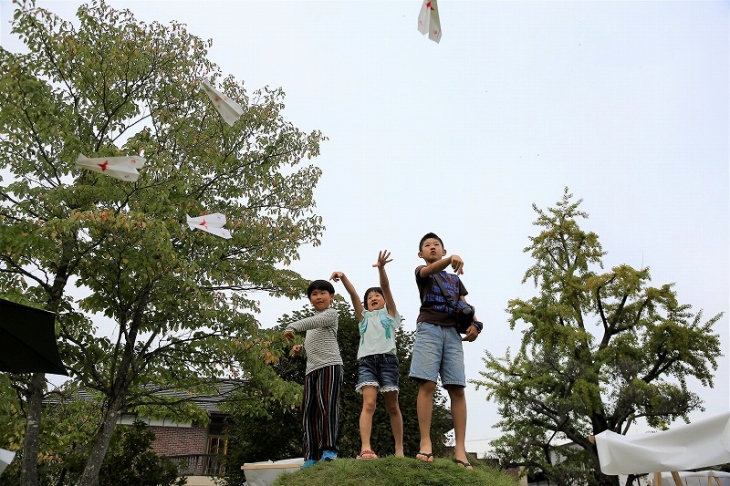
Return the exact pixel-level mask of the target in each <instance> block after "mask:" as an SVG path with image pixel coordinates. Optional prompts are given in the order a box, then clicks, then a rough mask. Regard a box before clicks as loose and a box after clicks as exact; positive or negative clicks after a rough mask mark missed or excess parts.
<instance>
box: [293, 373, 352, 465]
mask: <svg viewBox="0 0 730 486" xmlns="http://www.w3.org/2000/svg"><path fill="white" fill-rule="evenodd" d="M342 375H343V372H342V365H334V366H325V367H324V368H320V369H318V370H314V371H312V372H311V373H309V374H308V375H306V376H305V378H304V396H303V397H302V423H303V424H304V450H303V452H304V460H305V461H306V460H309V459H314V460H315V461H318V460H319V459H321V457H322V451H326V450H330V451H337V434H338V432H339V428H340V389H341V388H342Z"/></svg>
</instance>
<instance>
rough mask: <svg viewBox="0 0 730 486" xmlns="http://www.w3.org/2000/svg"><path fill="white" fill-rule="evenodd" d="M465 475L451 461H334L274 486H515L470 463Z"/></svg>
mask: <svg viewBox="0 0 730 486" xmlns="http://www.w3.org/2000/svg"><path fill="white" fill-rule="evenodd" d="M472 463H473V464H474V470H473V471H468V470H466V469H464V468H463V467H461V466H458V465H456V464H454V463H453V462H452V461H451V459H435V460H434V462H432V463H425V462H421V461H419V460H417V459H411V458H398V457H393V456H389V457H384V458H380V459H376V460H372V461H363V460H357V459H337V460H334V461H332V462H326V463H319V464H317V465H315V466H312V467H309V468H307V469H304V470H303V471H297V472H294V473H287V474H283V475H281V476H279V477H278V478H277V479H276V482H275V483H274V486H295V485H296V486H322V485H329V486H335V485H336V486H355V485H357V486H409V485H411V486H422V485H432V486H436V485H438V486H463V485H477V484H487V485H489V486H515V485H516V484H518V483H517V480H516V479H514V478H512V477H510V476H508V475H507V474H505V473H504V472H502V471H499V470H497V469H493V468H490V467H488V466H482V465H480V464H478V463H477V461H472Z"/></svg>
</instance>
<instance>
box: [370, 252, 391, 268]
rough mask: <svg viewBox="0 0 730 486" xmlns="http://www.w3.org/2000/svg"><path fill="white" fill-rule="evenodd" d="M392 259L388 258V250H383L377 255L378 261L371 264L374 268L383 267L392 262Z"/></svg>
mask: <svg viewBox="0 0 730 486" xmlns="http://www.w3.org/2000/svg"><path fill="white" fill-rule="evenodd" d="M392 261H393V259H392V258H390V252H389V251H388V250H383V251H381V252H379V253H378V261H377V262H375V263H373V266H374V267H384V266H385V265H386V264H387V263H390V262H392Z"/></svg>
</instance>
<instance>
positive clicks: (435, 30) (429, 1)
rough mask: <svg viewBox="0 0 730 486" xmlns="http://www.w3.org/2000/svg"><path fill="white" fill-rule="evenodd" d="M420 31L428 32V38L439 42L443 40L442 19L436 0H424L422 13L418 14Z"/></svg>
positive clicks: (422, 32) (424, 33)
mask: <svg viewBox="0 0 730 486" xmlns="http://www.w3.org/2000/svg"><path fill="white" fill-rule="evenodd" d="M418 32H420V33H421V34H423V35H426V34H428V38H429V39H431V40H432V41H436V43H437V44H438V42H439V41H440V40H441V20H439V7H438V4H437V3H436V0H423V6H421V13H419V14H418Z"/></svg>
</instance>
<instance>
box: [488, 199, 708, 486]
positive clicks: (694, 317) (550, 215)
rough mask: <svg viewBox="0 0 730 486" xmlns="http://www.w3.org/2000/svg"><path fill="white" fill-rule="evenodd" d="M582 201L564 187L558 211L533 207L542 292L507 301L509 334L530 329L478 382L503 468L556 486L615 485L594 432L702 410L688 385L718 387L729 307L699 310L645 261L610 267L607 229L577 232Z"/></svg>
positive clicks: (533, 276) (660, 423)
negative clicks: (494, 413)
mask: <svg viewBox="0 0 730 486" xmlns="http://www.w3.org/2000/svg"><path fill="white" fill-rule="evenodd" d="M580 204H581V201H580V200H579V201H573V200H572V195H571V194H570V193H569V192H568V189H567V188H566V189H565V192H564V194H563V197H562V199H561V200H560V201H558V203H557V204H556V205H555V206H554V207H551V208H548V209H540V208H538V207H537V206H534V205H533V209H534V210H535V212H536V213H537V219H536V221H535V223H534V224H535V226H538V227H539V228H540V229H541V230H540V232H539V234H538V235H537V236H532V237H530V245H529V246H528V247H527V248H525V251H526V252H529V253H530V254H531V255H532V257H533V258H534V263H533V265H532V266H530V267H529V268H528V269H527V271H526V272H525V277H524V279H523V282H525V281H527V280H531V281H532V282H534V284H535V286H536V287H537V295H536V296H534V297H532V298H530V299H526V300H525V299H519V298H516V299H512V300H510V301H509V303H508V308H507V311H508V312H509V314H510V320H509V322H510V326H511V327H512V329H515V328H516V327H517V326H524V330H523V332H522V334H523V337H522V342H521V345H520V347H519V349H518V350H516V351H515V352H514V355H512V354H511V353H510V352H509V351H508V353H507V355H506V356H504V357H497V356H494V355H493V354H491V353H489V352H487V356H486V358H485V359H484V362H485V364H486V370H485V371H482V372H481V375H482V377H483V379H482V380H475V383H476V384H477V386H484V387H486V388H487V391H488V397H489V398H490V399H493V400H495V402H496V403H497V404H498V406H499V413H500V416H501V420H500V421H499V423H498V426H499V427H500V428H501V429H502V430H503V432H504V433H503V435H502V437H501V438H499V439H497V440H495V441H494V442H493V445H494V447H495V452H494V453H495V454H496V455H497V456H499V458H500V459H501V461H502V462H503V463H504V465H506V466H524V467H526V468H527V469H528V470H530V471H532V472H535V473H538V472H539V473H542V474H544V475H545V476H546V477H547V478H548V479H549V480H550V481H551V483H555V484H563V485H573V484H574V485H605V486H609V485H611V486H617V485H618V476H607V475H604V474H602V473H601V471H600V464H599V461H598V454H597V450H596V447H595V444H594V443H593V442H591V441H590V440H589V436H591V435H596V434H599V433H601V432H603V431H605V430H610V431H612V432H615V433H618V434H626V433H627V432H628V431H629V430H630V429H631V427H633V426H636V425H637V424H638V423H646V424H648V425H649V426H650V427H654V428H657V429H661V428H664V427H666V426H667V425H668V424H670V423H671V422H672V421H674V420H676V419H678V418H683V419H685V420H686V419H687V418H688V415H689V414H690V413H691V412H693V411H696V410H701V409H702V399H701V397H700V395H698V394H697V393H696V392H695V391H693V390H692V389H691V388H690V386H689V380H690V379H694V380H696V381H697V382H698V383H699V384H701V385H702V386H708V387H711V386H713V371H714V370H716V369H717V359H718V358H719V357H720V356H721V355H722V350H721V347H720V337H719V335H718V333H717V331H716V330H715V328H714V326H715V324H716V323H717V322H718V321H719V320H720V319H721V317H722V314H716V315H714V316H712V317H710V318H709V319H706V320H705V319H704V318H703V313H702V311H701V310H700V311H699V312H696V313H693V312H691V306H690V305H689V304H684V303H681V302H680V301H679V299H678V296H677V293H676V291H675V290H674V287H673V285H672V284H662V285H660V286H653V285H651V278H650V274H649V269H648V268H640V269H636V268H633V267H631V266H629V265H625V264H623V265H615V266H614V267H612V268H611V269H610V270H608V271H604V270H603V257H604V255H605V252H604V251H603V248H602V246H601V244H600V242H599V238H598V235H597V234H596V233H593V232H589V231H585V230H583V229H582V228H581V227H580V224H579V223H580V221H581V220H582V219H585V218H587V217H588V215H587V214H586V213H585V212H583V211H581V210H580ZM566 443H568V444H572V446H570V447H565V444H566ZM634 479H636V478H635V477H633V476H630V477H629V478H628V479H627V481H629V482H631V481H633V480H634ZM627 484H628V483H627Z"/></svg>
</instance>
